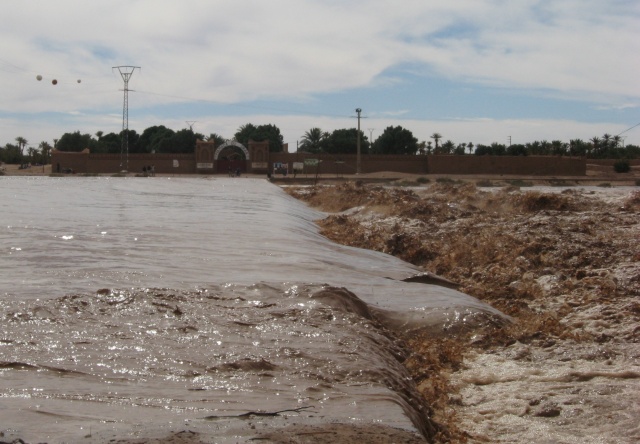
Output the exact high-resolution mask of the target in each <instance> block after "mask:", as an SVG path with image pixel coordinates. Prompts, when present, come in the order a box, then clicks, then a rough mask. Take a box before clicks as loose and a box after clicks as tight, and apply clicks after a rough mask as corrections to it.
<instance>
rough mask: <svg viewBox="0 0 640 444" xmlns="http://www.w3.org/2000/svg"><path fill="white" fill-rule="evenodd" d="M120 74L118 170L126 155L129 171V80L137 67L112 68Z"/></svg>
mask: <svg viewBox="0 0 640 444" xmlns="http://www.w3.org/2000/svg"><path fill="white" fill-rule="evenodd" d="M112 69H117V70H118V71H119V72H120V76H121V77H122V80H124V103H123V105H122V144H121V145H120V168H122V163H123V162H122V160H123V159H122V158H123V157H124V156H125V154H126V164H125V170H127V171H129V79H130V78H131V76H132V75H133V72H134V71H135V70H136V69H140V67H139V66H114V67H113V68H112Z"/></svg>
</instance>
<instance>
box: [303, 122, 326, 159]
mask: <svg viewBox="0 0 640 444" xmlns="http://www.w3.org/2000/svg"><path fill="white" fill-rule="evenodd" d="M323 138H324V133H323V132H322V130H321V129H320V128H317V127H316V128H311V129H310V130H309V131H306V132H305V133H304V136H302V140H301V142H300V148H302V149H303V150H304V151H308V152H310V153H317V152H319V151H320V149H321V148H322V139H323Z"/></svg>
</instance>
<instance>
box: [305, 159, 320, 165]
mask: <svg viewBox="0 0 640 444" xmlns="http://www.w3.org/2000/svg"><path fill="white" fill-rule="evenodd" d="M318 163H320V161H319V160H318V159H304V164H305V166H316V165H318Z"/></svg>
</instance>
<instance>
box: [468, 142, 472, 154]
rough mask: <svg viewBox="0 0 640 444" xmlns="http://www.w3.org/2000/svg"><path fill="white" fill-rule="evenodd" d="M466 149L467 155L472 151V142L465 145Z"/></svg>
mask: <svg viewBox="0 0 640 444" xmlns="http://www.w3.org/2000/svg"><path fill="white" fill-rule="evenodd" d="M467 149H468V150H469V154H471V151H473V142H469V143H467Z"/></svg>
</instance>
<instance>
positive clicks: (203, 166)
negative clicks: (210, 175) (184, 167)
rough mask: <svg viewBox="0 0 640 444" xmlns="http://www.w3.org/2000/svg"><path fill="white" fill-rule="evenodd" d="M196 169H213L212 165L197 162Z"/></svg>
mask: <svg viewBox="0 0 640 444" xmlns="http://www.w3.org/2000/svg"><path fill="white" fill-rule="evenodd" d="M196 168H203V169H210V170H211V169H213V163H204V162H198V163H197V164H196Z"/></svg>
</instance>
